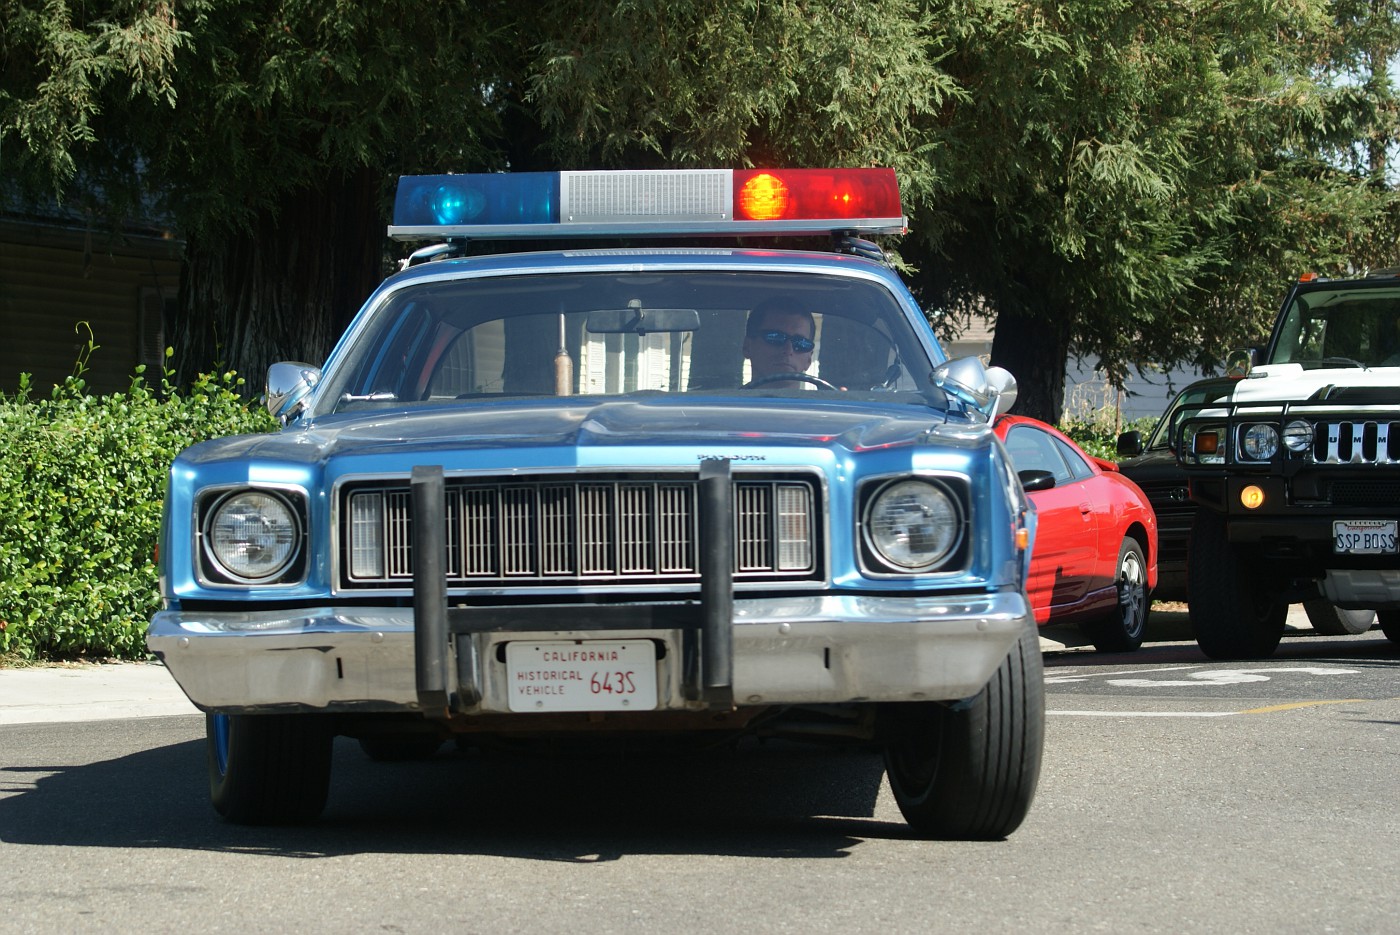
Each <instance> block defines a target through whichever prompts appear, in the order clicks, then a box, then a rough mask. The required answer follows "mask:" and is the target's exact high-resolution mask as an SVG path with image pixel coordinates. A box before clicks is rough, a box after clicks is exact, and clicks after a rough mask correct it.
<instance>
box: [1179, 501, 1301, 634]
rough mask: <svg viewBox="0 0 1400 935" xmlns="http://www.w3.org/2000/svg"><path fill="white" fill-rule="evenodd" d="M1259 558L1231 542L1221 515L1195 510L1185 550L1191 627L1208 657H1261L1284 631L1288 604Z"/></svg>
mask: <svg viewBox="0 0 1400 935" xmlns="http://www.w3.org/2000/svg"><path fill="white" fill-rule="evenodd" d="M1273 585H1274V582H1273V580H1272V578H1271V576H1270V575H1269V574H1268V573H1267V572H1266V570H1265V569H1264V567H1263V565H1262V563H1261V562H1259V561H1258V560H1257V559H1255V558H1254V557H1253V556H1251V555H1249V554H1248V553H1246V552H1244V551H1242V550H1240V549H1238V548H1236V547H1235V546H1233V545H1231V544H1230V542H1229V540H1228V539H1227V538H1226V529H1225V521H1224V519H1222V518H1221V517H1220V516H1219V515H1218V514H1216V513H1214V512H1212V511H1210V510H1200V511H1198V512H1197V513H1196V521H1195V522H1194V523H1193V524H1192V525H1191V545H1190V551H1189V552H1188V554H1187V590H1188V598H1189V600H1188V601H1187V604H1188V609H1189V611H1190V616H1191V628H1192V629H1193V630H1194V631H1195V633H1196V642H1197V643H1198V644H1199V645H1200V647H1201V651H1202V652H1204V653H1205V654H1206V655H1207V656H1210V657H1211V658H1212V659H1263V658H1266V657H1268V656H1271V655H1273V652H1274V650H1275V649H1276V648H1277V647H1278V641H1279V639H1281V638H1282V636H1283V628H1284V622H1285V621H1286V620H1287V619H1288V605H1287V604H1285V603H1284V602H1283V601H1282V600H1281V599H1279V597H1278V596H1277V593H1276V589H1275V588H1274V587H1273Z"/></svg>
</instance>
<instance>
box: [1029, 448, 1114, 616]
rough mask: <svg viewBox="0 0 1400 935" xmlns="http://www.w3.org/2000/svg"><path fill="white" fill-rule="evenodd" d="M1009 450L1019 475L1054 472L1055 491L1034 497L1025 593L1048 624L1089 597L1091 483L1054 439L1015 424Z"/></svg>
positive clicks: (1093, 517) (1093, 536) (1093, 520)
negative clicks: (1032, 527)
mask: <svg viewBox="0 0 1400 935" xmlns="http://www.w3.org/2000/svg"><path fill="white" fill-rule="evenodd" d="M1006 448H1007V451H1008V452H1009V453H1010V454H1011V460H1012V463H1013V464H1014V465H1015V467H1016V470H1017V471H1024V470H1040V471H1049V472H1050V473H1051V474H1053V475H1054V477H1055V486H1053V487H1050V488H1048V489H1045V490H1036V491H1032V492H1031V493H1030V494H1029V496H1030V499H1031V501H1032V502H1033V503H1034V504H1035V508H1036V516H1037V519H1036V532H1035V543H1034V546H1033V547H1032V549H1031V571H1030V581H1029V583H1028V584H1027V588H1026V590H1027V592H1028V594H1029V596H1030V600H1031V605H1032V607H1034V609H1035V619H1036V623H1039V624H1044V623H1046V622H1048V621H1049V620H1050V618H1051V617H1052V616H1053V615H1054V613H1055V612H1056V611H1057V610H1058V611H1060V612H1063V611H1065V610H1069V609H1072V607H1073V605H1074V604H1076V603H1078V602H1079V601H1081V600H1083V599H1084V597H1085V596H1086V595H1087V594H1088V591H1089V586H1090V583H1091V582H1092V580H1093V578H1094V575H1095V571H1096V568H1095V562H1096V561H1097V555H1098V539H1099V533H1098V525H1099V524H1098V513H1097V510H1096V507H1095V504H1094V503H1093V499H1092V497H1091V496H1090V487H1089V484H1088V483H1087V482H1086V480H1087V479H1086V478H1083V477H1078V476H1076V474H1075V471H1074V470H1073V469H1072V468H1071V466H1070V464H1069V463H1068V462H1066V460H1065V458H1064V456H1063V455H1062V454H1061V452H1060V446H1059V444H1058V440H1057V439H1056V438H1055V437H1054V436H1052V435H1050V434H1049V433H1047V432H1044V431H1041V430H1040V429H1038V428H1036V427H1035V426H1034V425H1029V424H1016V425H1013V426H1012V427H1011V428H1010V429H1009V431H1008V432H1007V433H1006ZM1089 476H1090V478H1092V477H1093V476H1094V475H1093V474H1092V472H1090V475H1089ZM1115 557H1116V556H1115Z"/></svg>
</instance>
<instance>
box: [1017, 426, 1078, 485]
mask: <svg viewBox="0 0 1400 935" xmlns="http://www.w3.org/2000/svg"><path fill="white" fill-rule="evenodd" d="M1006 450H1007V452H1008V453H1009V454H1010V455H1011V463H1012V464H1013V465H1015V467H1016V470H1017V471H1049V472H1050V473H1051V474H1053V475H1055V486H1057V487H1058V486H1061V485H1063V484H1068V483H1069V482H1070V481H1072V480H1073V479H1074V473H1073V472H1072V471H1071V470H1070V468H1069V465H1067V464H1066V463H1065V459H1064V458H1063V457H1061V456H1060V452H1059V448H1058V445H1057V440H1056V439H1054V438H1052V437H1051V436H1049V435H1047V434H1046V433H1044V432H1042V431H1041V430H1040V429H1037V428H1035V427H1033V426H1029V425H1017V426H1015V427H1013V428H1012V429H1011V430H1010V431H1009V432H1007V433H1006Z"/></svg>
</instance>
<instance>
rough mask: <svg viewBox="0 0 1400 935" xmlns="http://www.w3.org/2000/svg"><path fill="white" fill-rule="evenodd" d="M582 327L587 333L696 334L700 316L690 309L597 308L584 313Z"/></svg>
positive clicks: (698, 328)
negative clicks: (586, 317)
mask: <svg viewBox="0 0 1400 935" xmlns="http://www.w3.org/2000/svg"><path fill="white" fill-rule="evenodd" d="M585 327H587V329H588V332H589V333H590V334H651V333H653V332H657V331H699V330H700V313H699V312H697V311H696V310H695V309H693V308H600V309H595V310H594V311H591V312H589V313H588V323H587V325H586V326H585Z"/></svg>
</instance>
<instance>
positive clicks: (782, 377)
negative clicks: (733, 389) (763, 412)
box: [742, 373, 841, 393]
mask: <svg viewBox="0 0 1400 935" xmlns="http://www.w3.org/2000/svg"><path fill="white" fill-rule="evenodd" d="M788 380H798V381H800V382H802V383H810V384H812V385H813V386H815V387H817V388H819V389H823V390H831V391H832V392H834V393H839V392H841V387H839V386H837V385H836V384H835V383H828V382H827V381H825V380H823V379H822V378H821V377H814V376H812V375H811V374H810V373H770V374H768V376H766V377H759V378H758V379H756V380H750V381H749V382H747V383H745V384H744V385H743V387H742V389H746V390H752V389H756V388H757V387H760V386H763V385H764V384H765V383H782V382H786V381H788Z"/></svg>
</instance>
